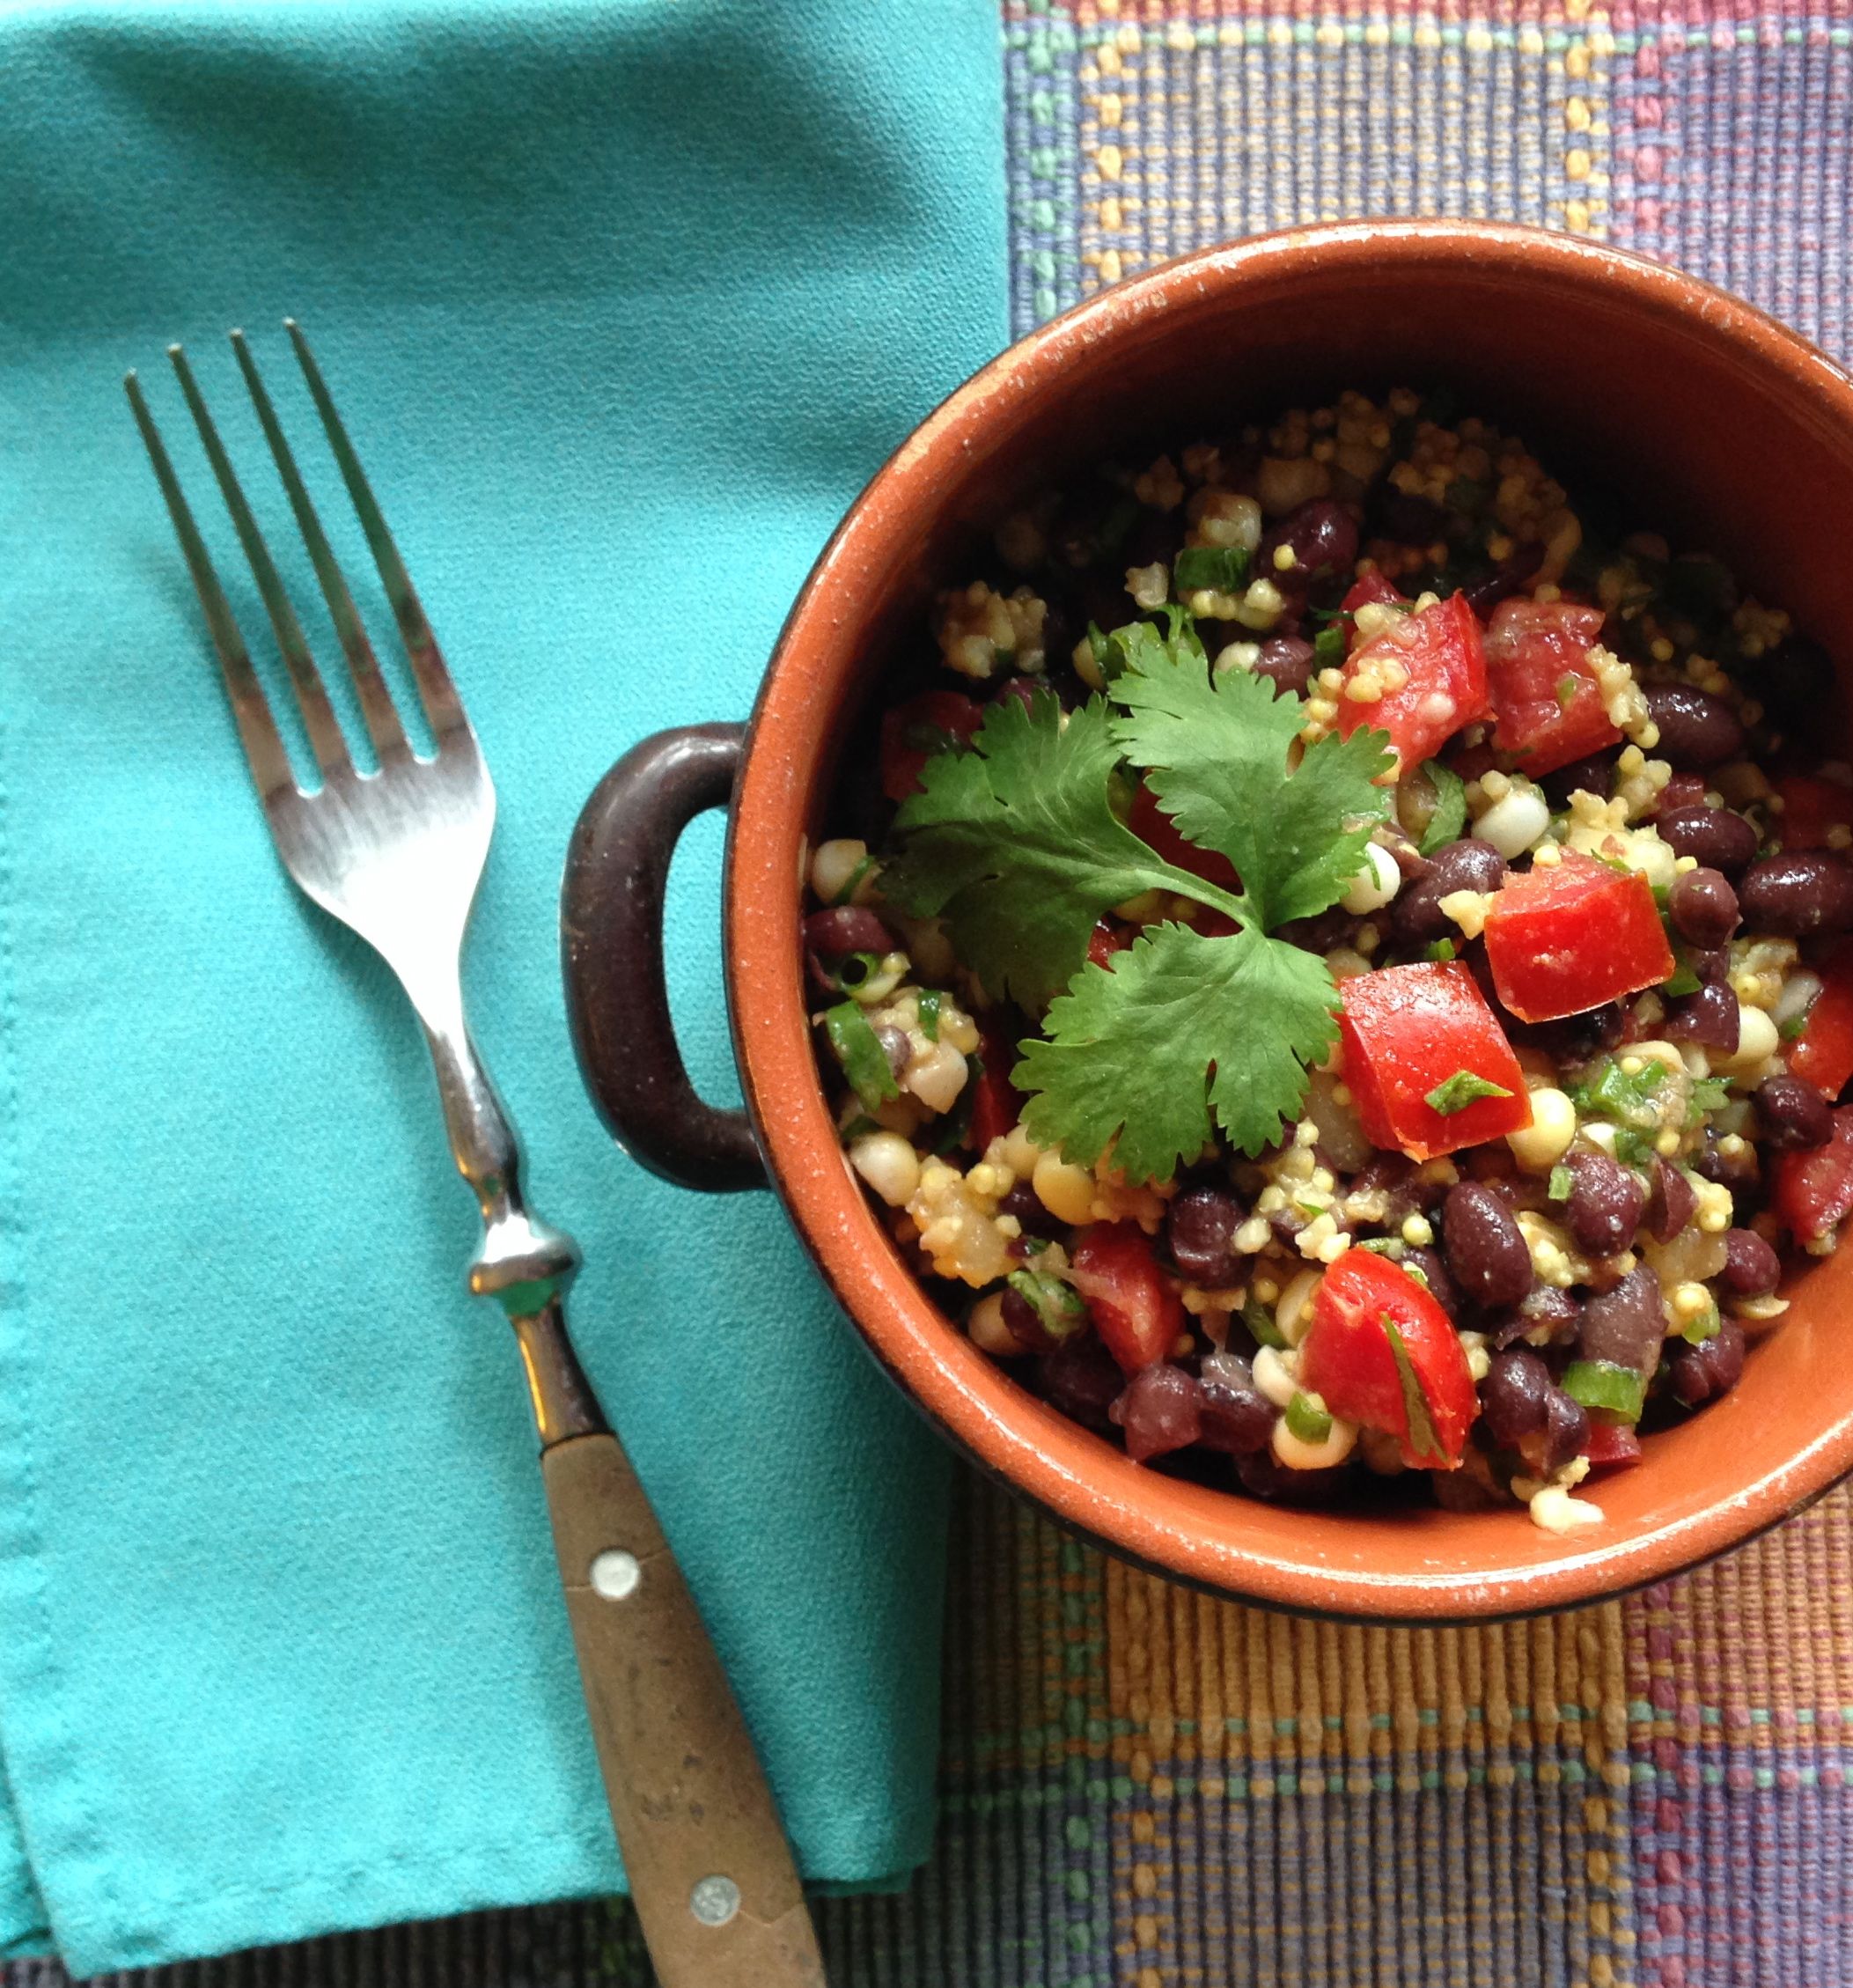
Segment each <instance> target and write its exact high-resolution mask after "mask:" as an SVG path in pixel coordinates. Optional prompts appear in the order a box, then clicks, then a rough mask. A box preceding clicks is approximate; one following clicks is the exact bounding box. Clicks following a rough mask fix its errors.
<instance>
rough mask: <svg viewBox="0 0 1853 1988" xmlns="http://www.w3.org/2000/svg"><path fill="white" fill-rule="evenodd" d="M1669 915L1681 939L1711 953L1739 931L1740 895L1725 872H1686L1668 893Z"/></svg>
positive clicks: (1667, 912) (1710, 870)
mask: <svg viewBox="0 0 1853 1988" xmlns="http://www.w3.org/2000/svg"><path fill="white" fill-rule="evenodd" d="M1666 914H1667V916H1668V917H1670V918H1671V919H1672V920H1673V930H1674V931H1677V932H1678V933H1679V935H1680V938H1681V939H1688V940H1689V941H1690V942H1691V943H1692V944H1693V945H1695V946H1704V947H1706V948H1707V950H1708V951H1709V950H1710V948H1711V947H1713V946H1722V945H1723V944H1724V941H1725V940H1726V939H1729V938H1730V937H1731V935H1732V932H1734V931H1736V930H1737V893H1736V892H1735V891H1734V890H1732V887H1731V884H1730V881H1729V880H1728V879H1727V878H1726V877H1725V876H1724V873H1723V872H1722V871H1718V870H1712V869H1708V868H1706V867H1705V866H1703V865H1701V866H1700V867H1699V868H1698V869H1696V870H1683V871H1681V872H1680V874H1679V875H1678V876H1676V877H1675V878H1674V879H1673V887H1672V889H1671V890H1669V891H1668V892H1667V894H1666Z"/></svg>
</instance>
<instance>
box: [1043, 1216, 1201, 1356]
mask: <svg viewBox="0 0 1853 1988" xmlns="http://www.w3.org/2000/svg"><path fill="white" fill-rule="evenodd" d="M1070 1261H1071V1265H1072V1275H1073V1278H1074V1285H1075V1289H1076V1290H1077V1291H1078V1292H1080V1293H1081V1295H1082V1296H1083V1297H1084V1298H1085V1300H1087V1308H1088V1311H1089V1312H1090V1313H1091V1314H1092V1317H1093V1322H1094V1329H1095V1330H1096V1331H1098V1332H1099V1335H1100V1340H1101V1344H1103V1345H1105V1347H1106V1348H1107V1351H1108V1352H1109V1353H1111V1354H1112V1355H1113V1357H1114V1358H1115V1359H1116V1360H1118V1361H1119V1363H1120V1365H1121V1368H1123V1369H1124V1371H1125V1372H1126V1373H1137V1372H1138V1371H1139V1369H1140V1368H1141V1367H1146V1366H1151V1364H1152V1363H1153V1361H1155V1360H1161V1359H1163V1358H1165V1355H1166V1354H1167V1353H1169V1352H1170V1351H1171V1349H1172V1348H1173V1346H1174V1345H1175V1344H1177V1337H1178V1335H1179V1333H1180V1332H1181V1331H1182V1330H1183V1329H1184V1307H1183V1304H1182V1303H1181V1301H1180V1300H1179V1297H1178V1294H1177V1292H1175V1291H1173V1289H1172V1288H1171V1286H1170V1285H1168V1284H1167V1283H1166V1282H1165V1273H1164V1271H1163V1270H1160V1269H1159V1268H1158V1257H1157V1256H1156V1255H1154V1254H1153V1251H1152V1247H1151V1237H1150V1236H1148V1235H1147V1234H1146V1233H1145V1232H1144V1230H1143V1229H1142V1228H1141V1227H1140V1226H1139V1225H1138V1224H1137V1223H1136V1222H1096V1223H1095V1224H1094V1225H1093V1226H1092V1227H1091V1228H1085V1229H1083V1230H1082V1232H1081V1236H1080V1240H1079V1241H1077V1243H1076V1244H1075V1247H1074V1254H1073V1256H1072V1258H1071V1260H1070Z"/></svg>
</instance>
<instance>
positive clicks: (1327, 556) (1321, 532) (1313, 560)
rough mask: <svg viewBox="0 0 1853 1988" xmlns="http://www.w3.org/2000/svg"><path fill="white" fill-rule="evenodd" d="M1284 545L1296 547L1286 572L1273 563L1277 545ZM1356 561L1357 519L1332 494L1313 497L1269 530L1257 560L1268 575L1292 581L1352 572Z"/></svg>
mask: <svg viewBox="0 0 1853 1988" xmlns="http://www.w3.org/2000/svg"><path fill="white" fill-rule="evenodd" d="M1283 545H1286V546H1291V547H1292V549H1293V563H1292V565H1290V567H1288V568H1287V569H1286V570H1285V571H1284V572H1283V571H1282V570H1281V569H1280V568H1279V567H1278V566H1276V564H1275V563H1274V554H1275V549H1276V547H1278V546H1283ZM1255 563H1256V569H1257V571H1260V572H1261V574H1262V575H1263V576H1264V577H1265V578H1268V579H1270V580H1274V581H1276V582H1283V583H1284V584H1286V585H1292V584H1293V583H1294V582H1295V581H1297V580H1308V579H1320V578H1329V577H1330V576H1331V575H1332V574H1334V573H1344V574H1347V575H1349V572H1350V571H1351V568H1352V567H1353V566H1354V565H1355V564H1356V563H1357V519H1354V518H1353V517H1352V515H1351V513H1350V512H1349V511H1347V510H1346V509H1345V507H1344V506H1343V505H1342V504H1337V503H1335V502H1334V501H1333V499H1332V498H1330V497H1313V498H1312V499H1311V500H1310V501H1309V502H1307V503H1305V504H1301V505H1300V507H1299V508H1298V510H1297V511H1293V512H1289V513H1288V514H1287V516H1286V517H1284V518H1283V519H1281V521H1280V523H1279V524H1277V525H1276V526H1273V527H1272V528H1271V529H1270V530H1269V531H1268V534H1267V536H1266V537H1265V538H1264V539H1262V541H1261V551H1260V554H1259V556H1258V557H1257V559H1256V562H1255Z"/></svg>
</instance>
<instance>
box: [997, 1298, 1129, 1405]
mask: <svg viewBox="0 0 1853 1988" xmlns="http://www.w3.org/2000/svg"><path fill="white" fill-rule="evenodd" d="M1011 1295H1012V1296H1014V1295H1015V1293H1014V1292H1012V1293H1011ZM1012 1330H1014V1327H1013V1328H1012ZM1036 1380H1037V1381H1038V1383H1039V1385H1040V1388H1041V1390H1042V1392H1043V1394H1044V1395H1046V1396H1047V1397H1048V1403H1049V1405H1050V1406H1051V1407H1052V1408H1056V1409H1059V1410H1061V1411H1062V1413H1063V1415H1066V1416H1069V1417H1071V1418H1072V1419H1073V1420H1075V1421H1077V1422H1079V1423H1081V1424H1083V1425H1085V1427H1087V1428H1089V1429H1105V1428H1107V1426H1108V1423H1107V1410H1108V1409H1110V1408H1111V1407H1112V1406H1113V1404H1114V1402H1116V1401H1117V1400H1118V1399H1119V1398H1120V1395H1121V1392H1122V1390H1123V1389H1124V1388H1125V1386H1126V1376H1125V1375H1124V1374H1123V1373H1121V1372H1120V1366H1119V1362H1118V1361H1117V1360H1115V1359H1114V1357H1113V1355H1112V1354H1111V1353H1109V1352H1108V1351H1107V1349H1106V1347H1104V1346H1103V1345H1102V1344H1100V1342H1099V1340H1098V1339H1097V1338H1095V1336H1093V1334H1092V1332H1077V1333H1074V1334H1072V1335H1071V1336H1070V1337H1068V1338H1066V1339H1064V1340H1063V1342H1062V1344H1060V1345H1059V1346H1057V1347H1056V1348H1055V1351H1054V1352H1052V1353H1045V1354H1044V1355H1043V1356H1042V1358H1040V1359H1039V1360H1038V1361H1037V1362H1036Z"/></svg>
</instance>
